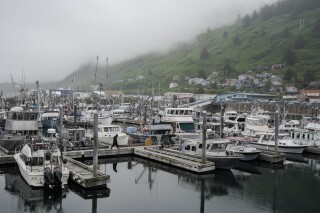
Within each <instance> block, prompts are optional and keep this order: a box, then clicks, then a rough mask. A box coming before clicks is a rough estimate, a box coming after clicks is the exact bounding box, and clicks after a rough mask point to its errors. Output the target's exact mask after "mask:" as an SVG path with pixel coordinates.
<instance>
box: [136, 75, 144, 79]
mask: <svg viewBox="0 0 320 213" xmlns="http://www.w3.org/2000/svg"><path fill="white" fill-rule="evenodd" d="M136 79H137V80H143V79H144V76H143V75H138V76H137V78H136Z"/></svg>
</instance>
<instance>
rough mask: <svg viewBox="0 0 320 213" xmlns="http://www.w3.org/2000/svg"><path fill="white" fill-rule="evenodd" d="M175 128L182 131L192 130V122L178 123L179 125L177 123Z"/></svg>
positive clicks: (193, 128)
mask: <svg viewBox="0 0 320 213" xmlns="http://www.w3.org/2000/svg"><path fill="white" fill-rule="evenodd" d="M177 128H180V129H181V130H183V131H194V130H195V127H194V123H179V127H178V124H177Z"/></svg>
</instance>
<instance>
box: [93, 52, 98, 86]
mask: <svg viewBox="0 0 320 213" xmlns="http://www.w3.org/2000/svg"><path fill="white" fill-rule="evenodd" d="M98 62H99V56H97V63H96V72H95V74H94V86H96V84H97V72H98Z"/></svg>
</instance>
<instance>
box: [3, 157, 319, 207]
mask: <svg viewBox="0 0 320 213" xmlns="http://www.w3.org/2000/svg"><path fill="white" fill-rule="evenodd" d="M84 163H86V164H92V161H90V160H87V161H84ZM99 169H100V170H101V171H103V172H106V173H107V174H109V175H110V177H111V181H110V183H108V184H107V188H104V189H98V190H91V191H84V190H83V189H82V188H79V187H77V186H75V185H70V186H69V187H68V189H64V190H63V191H60V192H54V193H53V192H51V191H44V190H43V189H37V188H35V189H34V188H30V187H28V186H27V185H26V183H25V182H24V181H23V179H22V177H21V176H20V175H19V172H18V169H17V168H16V167H10V168H0V170H1V174H0V206H1V212H77V213H81V212H86V213H88V212H119V213H123V212H131V213H141V212H159V213H162V212H184V213H188V212H190V213H195V212H320V193H319V190H320V157H319V156H301V155H291V156H287V160H286V162H285V164H284V165H270V164H261V163H254V164H249V163H239V164H238V165H237V167H236V169H232V170H220V171H215V173H213V174H207V175H205V176H198V175H195V174H193V173H189V172H186V171H183V170H179V169H176V168H173V167H169V166H165V165H163V164H159V163H156V162H150V161H149V160H146V159H142V158H137V157H131V156H129V157H124V158H106V159H100V160H99Z"/></svg>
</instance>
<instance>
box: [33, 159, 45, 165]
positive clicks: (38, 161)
mask: <svg viewBox="0 0 320 213" xmlns="http://www.w3.org/2000/svg"><path fill="white" fill-rule="evenodd" d="M41 165H43V158H42V157H38V158H36V157H34V158H31V166H41Z"/></svg>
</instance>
